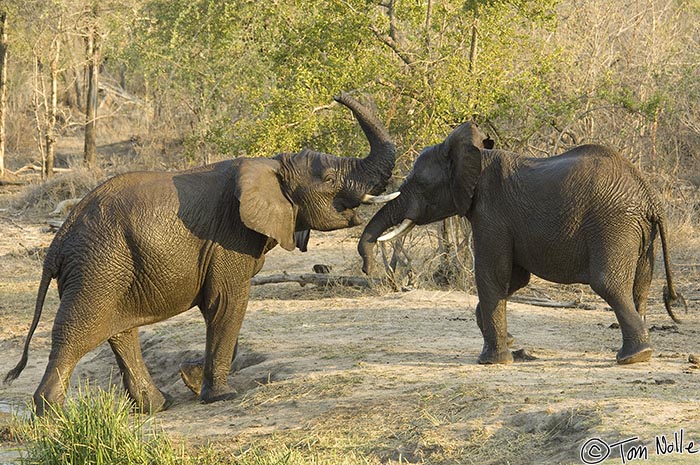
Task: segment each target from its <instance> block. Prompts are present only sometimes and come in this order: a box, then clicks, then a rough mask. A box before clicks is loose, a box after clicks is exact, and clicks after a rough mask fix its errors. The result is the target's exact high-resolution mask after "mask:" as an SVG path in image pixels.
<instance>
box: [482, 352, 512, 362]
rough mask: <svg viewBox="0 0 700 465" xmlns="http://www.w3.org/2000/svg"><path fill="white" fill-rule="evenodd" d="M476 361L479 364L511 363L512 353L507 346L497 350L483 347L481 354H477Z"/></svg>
mask: <svg viewBox="0 0 700 465" xmlns="http://www.w3.org/2000/svg"><path fill="white" fill-rule="evenodd" d="M478 362H479V364H480V365H495V364H503V363H513V354H512V353H511V351H510V350H509V349H507V348H506V349H504V350H498V351H497V350H494V349H487V348H484V350H483V351H482V352H481V355H479V359H478Z"/></svg>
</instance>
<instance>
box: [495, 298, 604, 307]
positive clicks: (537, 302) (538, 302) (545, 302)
mask: <svg viewBox="0 0 700 465" xmlns="http://www.w3.org/2000/svg"><path fill="white" fill-rule="evenodd" d="M508 300H509V301H510V302H517V303H519V304H527V305H534V306H537V307H550V308H583V309H586V310H589V309H591V308H592V307H591V306H590V305H586V304H582V303H581V301H579V300H569V301H565V302H557V301H556V300H549V299H538V298H533V297H530V298H528V297H517V296H516V297H510V298H509V299H508Z"/></svg>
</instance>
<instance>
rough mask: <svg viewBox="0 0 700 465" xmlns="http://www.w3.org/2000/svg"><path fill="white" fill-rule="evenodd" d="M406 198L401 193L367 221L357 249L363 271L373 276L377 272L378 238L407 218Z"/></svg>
mask: <svg viewBox="0 0 700 465" xmlns="http://www.w3.org/2000/svg"><path fill="white" fill-rule="evenodd" d="M406 205H407V204H406V200H405V199H404V197H403V195H400V196H399V197H397V198H396V199H395V200H392V201H391V202H389V203H387V204H386V205H384V206H383V207H382V208H381V209H380V210H379V211H378V212H377V213H376V214H375V215H374V216H373V217H372V219H371V220H370V221H369V223H367V226H365V229H364V231H362V235H361V236H360V241H359V242H358V244H357V251H358V252H359V253H360V256H361V257H362V271H363V272H365V273H366V274H368V275H370V276H372V275H373V274H375V273H376V267H377V265H376V260H375V258H374V248H375V247H376V244H377V238H378V237H379V236H381V235H382V234H383V233H384V231H386V230H387V229H389V228H390V227H392V226H396V225H397V224H399V223H400V222H401V221H403V220H404V218H405V213H406Z"/></svg>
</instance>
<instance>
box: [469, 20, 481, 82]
mask: <svg viewBox="0 0 700 465" xmlns="http://www.w3.org/2000/svg"><path fill="white" fill-rule="evenodd" d="M478 27H479V20H478V19H475V20H474V22H473V23H472V41H471V46H470V47H469V72H470V73H473V72H474V71H475V67H476V52H477V41H478V40H479V33H478V32H479V31H478Z"/></svg>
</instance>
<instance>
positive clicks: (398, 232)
mask: <svg viewBox="0 0 700 465" xmlns="http://www.w3.org/2000/svg"><path fill="white" fill-rule="evenodd" d="M415 225H416V223H414V222H413V221H411V220H409V219H408V218H406V219H405V220H403V221H402V222H401V224H400V225H399V226H398V227H397V228H396V229H394V230H393V231H390V232H388V233H386V234H384V235H383V236H379V237H378V238H377V240H378V241H379V242H385V241H390V240H391V239H394V238H396V237H400V236H403V235H404V234H407V233H408V232H409V231H410V230H411V229H413V227H414V226H415Z"/></svg>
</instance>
